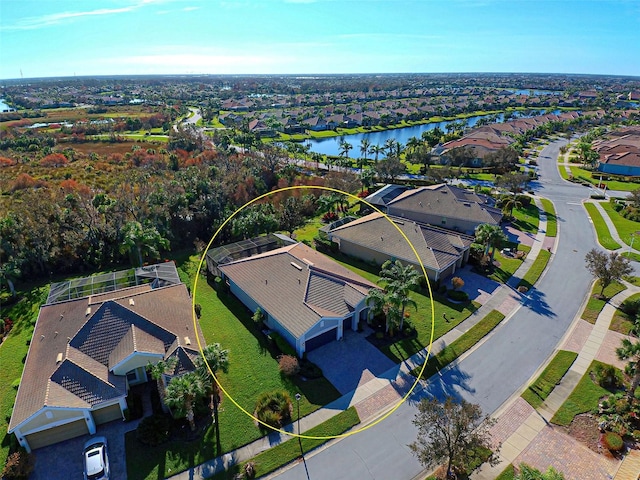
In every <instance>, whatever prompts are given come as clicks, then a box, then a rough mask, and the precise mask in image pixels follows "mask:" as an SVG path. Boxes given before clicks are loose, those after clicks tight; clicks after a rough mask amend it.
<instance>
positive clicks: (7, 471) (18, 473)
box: [0, 449, 34, 480]
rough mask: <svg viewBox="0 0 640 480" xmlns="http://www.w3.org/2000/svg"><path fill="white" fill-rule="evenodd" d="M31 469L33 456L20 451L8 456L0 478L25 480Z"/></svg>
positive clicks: (22, 450)
mask: <svg viewBox="0 0 640 480" xmlns="http://www.w3.org/2000/svg"><path fill="white" fill-rule="evenodd" d="M33 467H34V464H33V455H31V454H30V453H27V452H26V450H24V449H20V450H18V451H17V452H13V453H12V454H11V455H9V457H8V458H7V463H6V464H5V466H4V469H3V470H2V475H0V476H1V477H2V478H5V479H7V480H13V479H15V480H23V479H24V480H26V479H27V478H29V474H30V473H31V472H32V471H33Z"/></svg>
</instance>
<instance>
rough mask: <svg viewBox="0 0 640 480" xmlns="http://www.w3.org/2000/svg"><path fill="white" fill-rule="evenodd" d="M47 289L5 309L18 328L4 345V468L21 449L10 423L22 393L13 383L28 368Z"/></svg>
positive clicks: (0, 354) (0, 398)
mask: <svg viewBox="0 0 640 480" xmlns="http://www.w3.org/2000/svg"><path fill="white" fill-rule="evenodd" d="M47 291H48V290H47V289H46V288H45V287H35V288H34V289H33V290H31V291H30V292H27V293H25V294H22V293H19V294H20V295H22V296H23V298H22V299H21V300H20V301H19V302H18V303H16V304H15V305H12V306H11V307H3V309H2V318H10V319H11V320H13V322H14V325H13V328H12V330H11V332H10V333H9V335H8V337H7V338H6V339H5V341H4V342H2V344H1V345H0V365H2V367H1V368H0V467H4V464H5V462H6V461H7V456H8V455H9V450H10V448H11V447H12V446H13V447H15V446H17V443H18V442H17V440H16V439H15V435H13V434H11V435H9V434H8V433H7V429H8V428H9V420H10V418H11V413H12V412H13V404H14V402H15V400H16V394H17V393H18V390H17V386H16V388H14V387H13V386H12V384H13V383H14V382H15V381H19V380H20V377H21V376H22V369H23V368H24V363H23V362H24V360H25V358H26V355H27V351H28V350H29V347H28V345H27V342H28V341H29V340H31V335H32V334H33V327H34V325H35V322H36V319H37V318H38V311H39V308H40V304H41V303H42V302H44V301H45V300H46V294H47Z"/></svg>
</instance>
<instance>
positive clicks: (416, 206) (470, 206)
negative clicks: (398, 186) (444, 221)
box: [389, 184, 502, 225]
mask: <svg viewBox="0 0 640 480" xmlns="http://www.w3.org/2000/svg"><path fill="white" fill-rule="evenodd" d="M489 202H490V201H489V199H488V198H487V197H485V196H484V195H478V194H476V193H474V192H471V191H469V190H465V189H463V188H458V187H453V186H451V185H446V184H439V185H431V186H428V187H420V188H416V189H413V190H409V191H407V192H405V193H403V194H402V195H400V196H399V197H397V198H396V199H395V200H393V201H392V202H390V203H389V208H394V209H397V210H400V211H403V212H415V213H418V214H424V213H429V214H432V215H438V216H442V217H448V218H457V219H462V220H468V221H473V222H476V223H478V224H480V223H489V224H493V225H497V224H498V223H500V220H502V211H501V210H500V209H499V208H495V207H492V206H490V204H489ZM403 216H404V215H403Z"/></svg>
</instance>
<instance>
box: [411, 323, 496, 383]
mask: <svg viewBox="0 0 640 480" xmlns="http://www.w3.org/2000/svg"><path fill="white" fill-rule="evenodd" d="M503 319H504V315H503V314H502V313H500V312H498V311H497V310H492V311H491V312H489V313H488V314H487V316H486V317H484V318H483V319H482V320H480V321H479V322H478V323H477V324H476V325H474V326H473V327H471V328H470V329H469V330H468V331H467V332H466V333H464V334H462V336H460V337H459V338H458V339H457V340H455V341H453V342H451V343H450V344H449V345H447V346H446V347H445V348H443V349H442V350H441V351H440V352H439V353H438V354H437V355H435V356H432V357H430V358H429V360H428V361H427V365H426V367H425V368H424V372H422V376H421V378H423V379H425V380H426V379H428V378H430V377H431V376H432V375H435V374H436V373H437V372H439V371H440V370H442V369H443V368H445V367H446V366H447V365H449V364H450V363H451V362H453V361H454V360H455V359H457V358H458V357H459V356H460V355H462V354H463V353H464V352H466V351H467V350H469V349H470V348H471V347H473V346H474V345H475V344H476V343H478V342H479V341H480V340H481V339H482V338H483V337H484V336H485V335H487V334H488V333H489V332H490V331H491V330H493V329H494V328H495V327H496V326H497V325H498V324H499V323H500V322H501V321H502V320H503ZM420 368H421V367H418V368H416V369H414V370H413V371H412V372H411V373H412V374H413V375H416V376H417V375H418V374H419V373H420Z"/></svg>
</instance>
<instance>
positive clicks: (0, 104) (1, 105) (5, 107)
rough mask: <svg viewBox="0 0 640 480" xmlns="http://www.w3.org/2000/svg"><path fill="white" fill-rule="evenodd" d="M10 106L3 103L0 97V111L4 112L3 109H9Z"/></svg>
mask: <svg viewBox="0 0 640 480" xmlns="http://www.w3.org/2000/svg"><path fill="white" fill-rule="evenodd" d="M10 108H11V107H10V106H9V105H7V104H6V103H4V99H2V98H0V112H4V111H5V110H9V109H10Z"/></svg>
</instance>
